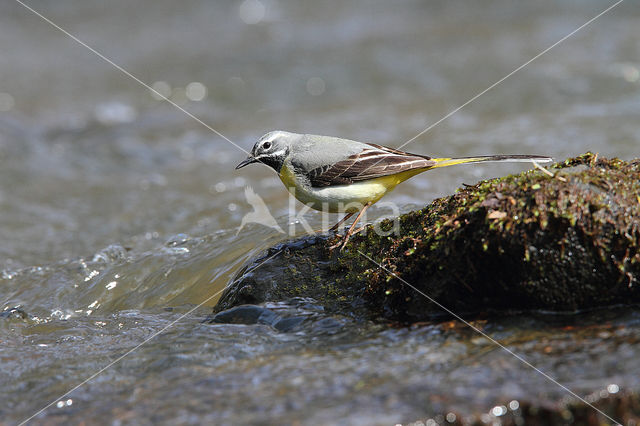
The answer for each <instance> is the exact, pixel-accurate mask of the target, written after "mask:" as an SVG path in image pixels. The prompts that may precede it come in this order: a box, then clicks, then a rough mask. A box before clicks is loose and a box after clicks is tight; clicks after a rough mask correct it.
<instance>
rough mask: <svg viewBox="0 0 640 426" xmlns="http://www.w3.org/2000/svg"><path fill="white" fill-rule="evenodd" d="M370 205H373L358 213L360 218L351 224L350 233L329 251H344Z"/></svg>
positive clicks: (367, 205) (366, 205)
mask: <svg viewBox="0 0 640 426" xmlns="http://www.w3.org/2000/svg"><path fill="white" fill-rule="evenodd" d="M370 205H371V203H370V202H369V203H367V204H365V205H364V207H363V208H362V210H360V212H359V213H358V216H356V219H355V220H354V221H353V223H352V224H351V227H350V228H349V231H347V233H346V234H345V235H344V237H342V240H341V241H339V242H338V243H337V244H334V245H332V246H331V247H329V251H332V250H334V249H336V248H338V247H340V251H342V249H344V246H345V245H347V242H348V241H349V238H350V237H351V235H352V234H353V230H354V229H355V227H356V225H357V224H358V221H359V220H360V218H361V217H362V215H363V214H364V212H365V211H366V210H367V208H368V207H369V206H370Z"/></svg>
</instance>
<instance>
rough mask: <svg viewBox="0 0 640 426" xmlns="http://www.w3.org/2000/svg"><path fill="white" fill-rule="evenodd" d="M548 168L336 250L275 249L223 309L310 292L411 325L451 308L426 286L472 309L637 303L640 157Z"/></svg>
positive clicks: (243, 277)
mask: <svg viewBox="0 0 640 426" xmlns="http://www.w3.org/2000/svg"><path fill="white" fill-rule="evenodd" d="M551 170H552V171H553V173H548V174H547V173H543V172H542V171H540V170H537V169H534V170H531V171H528V172H524V173H521V174H519V175H510V176H506V177H503V178H497V179H491V180H487V181H482V182H480V183H478V184H477V185H474V186H467V187H465V188H462V189H460V190H459V191H458V192H457V193H456V194H454V195H451V196H449V197H444V198H440V199H437V200H435V201H434V202H433V203H431V204H430V205H428V206H426V207H425V208H424V209H422V210H419V211H414V212H410V213H408V214H405V215H402V216H401V217H400V235H399V236H387V237H383V236H379V235H377V234H376V233H375V232H373V231H372V230H371V228H370V227H369V229H368V230H367V231H368V232H366V234H364V233H363V234H360V235H357V236H355V237H354V238H353V239H352V241H351V242H350V243H349V244H348V245H347V246H346V248H345V250H344V251H343V252H340V253H338V252H334V253H330V252H329V251H328V249H327V247H328V245H330V243H331V242H335V241H334V240H335V238H336V237H332V238H327V237H309V238H303V239H300V240H297V241H294V242H290V243H287V244H284V245H281V246H279V247H276V248H274V249H272V251H271V252H270V253H267V254H266V255H265V256H263V257H262V258H261V259H257V260H256V261H254V262H253V263H252V265H251V266H249V267H248V268H247V269H246V270H245V271H243V272H241V273H240V274H239V276H238V277H237V278H236V279H235V280H234V282H233V283H232V284H231V286H230V288H229V289H228V290H227V291H226V293H225V294H224V295H223V297H222V299H221V300H220V302H219V304H218V305H217V306H216V310H217V311H220V310H223V309H227V308H229V307H232V306H236V305H239V304H242V303H259V302H263V301H267V300H269V301H275V300H283V299H287V298H291V297H311V298H314V299H315V300H316V301H317V302H319V303H320V304H322V305H323V306H325V308H326V309H328V310H331V311H337V312H341V313H350V314H353V315H358V316H359V315H363V316H365V317H368V318H387V319H393V320H397V321H406V322H411V321H419V320H423V319H429V318H433V317H434V316H438V315H441V314H443V312H444V311H443V310H442V308H441V307H439V306H437V305H436V304H434V303H432V302H431V301H430V300H429V299H428V298H427V297H425V296H423V295H421V294H419V293H420V292H421V293H424V294H425V295H428V296H429V297H430V298H432V299H434V300H436V301H437V302H438V303H440V304H442V305H443V306H445V307H447V308H448V309H450V310H451V311H453V312H457V313H466V314H470V313H477V312H486V311H496V310H499V311H504V310H522V309H545V310H554V311H572V310H578V309H585V308H590V307H596V306H604V305H612V304H618V303H634V302H638V301H640V290H639V289H638V287H639V286H640V282H639V278H640V250H639V244H640V242H639V241H640V160H634V161H631V162H625V161H622V160H619V159H604V158H598V156H597V155H596V154H592V153H587V154H584V155H582V156H580V157H577V158H571V159H568V160H566V161H565V162H562V163H557V164H555V165H554V166H552V168H551ZM391 226H392V222H391V221H390V220H388V221H386V222H383V223H382V224H381V228H382V229H389V228H390V227H391ZM274 254H275V256H273V255H274ZM270 255H271V256H272V258H270V259H269V256H270ZM370 259H372V260H374V261H375V262H376V263H377V264H376V263H374V262H372V260H370ZM378 265H381V266H382V267H380V266H378ZM247 271H249V272H247ZM390 272H392V273H390ZM399 278H400V279H399ZM407 283H408V284H410V285H407ZM412 287H413V288H412Z"/></svg>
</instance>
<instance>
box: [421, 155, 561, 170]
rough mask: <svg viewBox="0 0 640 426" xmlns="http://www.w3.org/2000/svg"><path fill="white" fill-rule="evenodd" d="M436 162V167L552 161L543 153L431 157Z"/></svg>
mask: <svg viewBox="0 0 640 426" xmlns="http://www.w3.org/2000/svg"><path fill="white" fill-rule="evenodd" d="M432 160H433V161H435V162H436V165H435V166H433V168H436V167H448V166H455V165H457V164H466V163H482V162H503V161H504V162H525V163H533V162H536V163H548V162H550V161H553V158H551V157H545V156H544V155H483V156H478V157H458V158H432Z"/></svg>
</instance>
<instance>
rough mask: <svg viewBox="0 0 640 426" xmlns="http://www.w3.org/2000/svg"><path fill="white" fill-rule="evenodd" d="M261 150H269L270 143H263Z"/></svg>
mask: <svg viewBox="0 0 640 426" xmlns="http://www.w3.org/2000/svg"><path fill="white" fill-rule="evenodd" d="M262 148H263V149H269V148H271V142H269V141H267V142H265V143H263V144H262Z"/></svg>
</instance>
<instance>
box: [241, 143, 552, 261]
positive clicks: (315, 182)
mask: <svg viewBox="0 0 640 426" xmlns="http://www.w3.org/2000/svg"><path fill="white" fill-rule="evenodd" d="M552 160H553V159H552V158H551V157H547V156H543V155H520V154H517V155H482V156H474V157H457V158H449V157H446V158H435V157H430V156H427V155H422V154H412V153H409V152H404V151H400V150H398V149H394V148H389V147H386V146H382V145H377V144H373V143H366V142H358V141H354V140H349V139H342V138H338V137H333V136H321V135H312V134H298V133H291V132H287V131H282V130H276V131H272V132H269V133H267V134H265V135H264V136H262V137H261V138H260V139H259V140H258V141H257V142H256V143H255V144H254V146H253V148H252V150H251V153H250V154H249V156H248V157H247V158H246V159H245V160H244V161H242V162H241V163H240V164H238V165H237V166H236V170H237V169H240V168H242V167H245V166H247V165H249V164H253V163H262V164H265V165H267V166H269V167H271V168H272V169H273V170H275V171H276V172H277V173H278V175H279V177H280V180H281V181H282V183H283V184H284V186H285V187H286V188H287V190H288V191H289V192H290V193H291V194H292V195H293V196H294V197H296V198H297V199H298V200H299V201H301V202H302V203H303V204H306V205H308V206H309V207H311V208H313V209H315V210H320V211H323V212H330V213H346V215H345V216H344V217H343V218H342V219H340V221H338V223H336V224H335V225H334V226H333V227H332V228H331V229H330V230H329V231H330V232H331V231H335V230H337V229H338V228H339V227H340V225H342V224H343V223H344V222H346V221H347V220H348V219H349V218H351V217H352V216H353V215H354V214H356V213H357V216H356V218H355V220H354V221H353V223H352V225H351V227H350V228H349V230H348V231H347V232H346V234H345V235H344V236H343V237H342V239H341V240H339V241H338V243H337V244H335V245H333V246H331V247H329V249H330V250H331V251H332V250H334V249H336V248H338V247H340V251H342V250H343V249H344V247H345V246H346V244H347V242H348V241H349V238H350V237H351V236H352V235H353V234H354V233H357V232H359V231H360V230H357V231H356V230H355V227H356V224H357V223H358V222H359V220H360V218H361V217H362V215H363V214H364V212H365V211H366V210H367V209H368V208H369V207H370V206H371V205H372V204H374V203H375V202H377V201H378V200H380V199H381V198H382V197H383V196H385V195H386V194H387V193H389V192H390V191H391V190H393V189H394V188H395V187H396V186H397V185H398V184H400V183H402V182H404V181H405V180H407V179H409V178H411V177H413V176H415V175H417V174H420V173H423V172H426V171H427V170H431V169H436V168H440V167H448V166H453V165H457V164H466V163H480V162H533V163H544V162H550V161H552Z"/></svg>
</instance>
